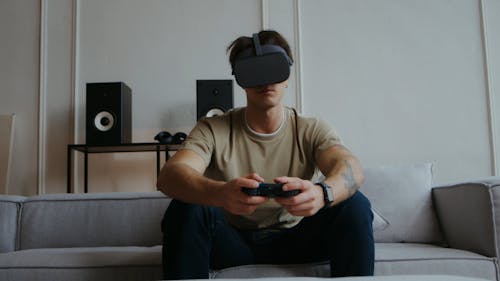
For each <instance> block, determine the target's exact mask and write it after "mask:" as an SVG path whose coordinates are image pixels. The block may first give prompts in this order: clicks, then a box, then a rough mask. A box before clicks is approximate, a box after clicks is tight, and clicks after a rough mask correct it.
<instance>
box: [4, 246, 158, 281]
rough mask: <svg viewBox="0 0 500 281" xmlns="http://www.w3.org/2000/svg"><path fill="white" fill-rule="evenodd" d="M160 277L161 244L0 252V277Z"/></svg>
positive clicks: (79, 278)
mask: <svg viewBox="0 0 500 281" xmlns="http://www.w3.org/2000/svg"><path fill="white" fill-rule="evenodd" d="M161 278H162V268H161V246H155V247H95V248H90V247H89V248H53V249H30V250H22V251H16V252H10V253H3V254H0V280H159V279H161Z"/></svg>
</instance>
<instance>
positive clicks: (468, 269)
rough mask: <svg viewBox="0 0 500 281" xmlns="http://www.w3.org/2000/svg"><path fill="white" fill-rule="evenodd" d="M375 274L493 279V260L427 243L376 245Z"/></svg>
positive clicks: (494, 265) (494, 271)
mask: <svg viewBox="0 0 500 281" xmlns="http://www.w3.org/2000/svg"><path fill="white" fill-rule="evenodd" d="M375 260H376V264H375V275H394V274H449V275H461V276H470V277H477V278H485V279H489V280H497V266H496V263H495V259H493V258H489V257H485V256H482V255H479V254H476V253H473V252H469V251H463V250H457V249H451V248H443V247H440V246H435V245H430V244H412V243H377V244H376V250H375Z"/></svg>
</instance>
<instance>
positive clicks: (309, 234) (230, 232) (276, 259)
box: [162, 192, 374, 279]
mask: <svg viewBox="0 0 500 281" xmlns="http://www.w3.org/2000/svg"><path fill="white" fill-rule="evenodd" d="M372 221H373V214H372V212H371V208H370V202H369V201H368V199H367V198H366V197H365V196H364V195H363V194H361V193H360V192H356V193H355V194H354V195H353V196H352V197H351V198H349V199H348V200H346V201H344V202H342V203H340V204H338V205H336V206H334V207H331V208H327V209H323V210H321V211H319V212H318V213H316V214H315V215H314V216H311V217H305V218H304V219H302V221H301V222H300V223H299V224H298V225H296V226H294V227H292V228H290V229H282V230H256V231H246V230H245V231H241V230H237V229H235V228H234V227H232V226H231V225H229V224H228V223H227V222H226V220H225V219H224V216H223V215H222V211H221V210H220V209H219V208H215V207H207V206H199V205H192V204H186V203H183V202H180V201H177V200H172V202H171V203H170V205H169V207H168V209H167V211H166V213H165V216H164V218H163V221H162V231H163V272H164V278H165V279H199V278H208V277H209V270H210V269H221V268H226V267H231V266H237V265H245V264H259V263H260V264H263V263H267V264H292V263H308V262H318V261H325V260H329V261H330V271H331V276H332V277H338V276H361V275H373V266H374V244H373V229H372Z"/></svg>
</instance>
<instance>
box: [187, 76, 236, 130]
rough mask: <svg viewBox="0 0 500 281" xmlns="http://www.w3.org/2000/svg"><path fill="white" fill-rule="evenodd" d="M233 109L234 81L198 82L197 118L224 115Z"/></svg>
mask: <svg viewBox="0 0 500 281" xmlns="http://www.w3.org/2000/svg"><path fill="white" fill-rule="evenodd" d="M231 108H233V80H196V117H197V120H198V119H200V118H202V117H212V116H216V115H222V114H224V112H226V111H228V110H230V109H231Z"/></svg>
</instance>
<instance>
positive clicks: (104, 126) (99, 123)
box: [94, 111, 115, 132]
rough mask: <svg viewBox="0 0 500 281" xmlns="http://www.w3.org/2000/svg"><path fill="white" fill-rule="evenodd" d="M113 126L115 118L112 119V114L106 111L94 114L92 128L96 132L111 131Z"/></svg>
mask: <svg viewBox="0 0 500 281" xmlns="http://www.w3.org/2000/svg"><path fill="white" fill-rule="evenodd" d="M114 125H115V118H114V117H113V114H111V113H110V112H108V111H101V112H99V113H97V114H96V116H95V118H94V126H95V127H96V128H97V130H99V131H101V132H106V131H109V130H111V128H113V126H114Z"/></svg>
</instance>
